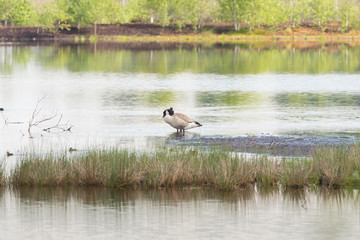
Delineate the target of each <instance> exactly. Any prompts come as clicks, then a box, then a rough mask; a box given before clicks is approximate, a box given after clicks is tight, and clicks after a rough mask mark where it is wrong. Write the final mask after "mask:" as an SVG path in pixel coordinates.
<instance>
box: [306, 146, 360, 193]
mask: <svg viewBox="0 0 360 240" xmlns="http://www.w3.org/2000/svg"><path fill="white" fill-rule="evenodd" d="M359 149H360V146H359V145H352V146H339V147H326V148H325V147H319V148H315V150H314V151H313V153H312V158H313V168H314V173H313V174H314V176H315V178H317V179H318V184H320V185H328V186H343V185H345V183H346V182H347V181H351V179H352V176H353V174H356V173H358V172H359V161H360V160H359V158H360V155H359V153H360V150H359Z"/></svg>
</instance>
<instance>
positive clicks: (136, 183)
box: [0, 145, 360, 191]
mask: <svg viewBox="0 0 360 240" xmlns="http://www.w3.org/2000/svg"><path fill="white" fill-rule="evenodd" d="M1 173H3V171H0V174H1ZM359 173H360V145H352V146H341V147H320V148H317V149H316V150H314V151H313V153H312V154H311V158H309V159H292V160H288V159H272V158H270V157H269V156H266V155H253V156H251V157H246V156H244V155H239V154H235V153H233V152H228V151H225V150H206V151H205V150H191V149H184V148H180V149H170V150H166V149H160V150H157V151H155V152H150V153H145V152H143V153H137V152H133V151H129V150H122V149H118V148H109V149H102V150H91V151H89V152H87V153H83V154H80V153H70V154H69V155H67V154H62V155H55V154H50V155H47V156H42V157H39V156H36V155H34V154H30V155H28V156H25V157H23V158H22V159H20V161H19V163H18V165H17V166H16V167H15V168H14V169H13V170H12V171H11V172H10V174H9V176H8V177H7V179H5V178H4V177H3V179H4V180H3V181H4V182H5V181H6V182H8V183H10V184H12V185H14V186H69V185H71V186H103V187H110V188H145V189H148V188H159V187H185V186H192V187H198V186H207V187H213V188H216V189H220V190H223V191H227V190H236V189H240V188H244V187H247V186H253V185H258V186H277V185H280V186H283V187H291V188H294V187H295V188H303V187H306V186H330V187H333V186H345V185H358V184H359Z"/></svg>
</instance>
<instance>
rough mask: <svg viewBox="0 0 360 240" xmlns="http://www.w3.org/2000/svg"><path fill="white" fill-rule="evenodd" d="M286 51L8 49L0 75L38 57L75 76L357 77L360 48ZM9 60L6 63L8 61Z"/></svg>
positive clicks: (269, 46)
mask: <svg viewBox="0 0 360 240" xmlns="http://www.w3.org/2000/svg"><path fill="white" fill-rule="evenodd" d="M306 46H307V45H304V46H303V45H300V46H299V45H298V44H295V43H294V44H293V45H290V46H288V45H286V44H285V43H281V44H274V43H272V42H270V43H264V42H262V43H261V42H260V43H258V42H252V43H247V44H236V45H233V44H226V45H221V44H215V45H210V46H206V45H201V44H196V45H191V44H179V43H176V44H174V43H173V44H171V45H166V44H164V43H158V44H154V43H151V44H150V43H148V44H144V45H142V44H130V43H122V44H121V43H117V44H110V43H104V44H101V43H96V52H95V51H94V47H93V46H92V45H91V44H84V45H82V44H71V45H66V44H60V45H59V46H58V45H55V44H54V45H50V46H42V45H40V48H41V51H34V48H32V47H29V46H19V47H14V46H11V47H9V46H5V47H0V51H5V49H6V51H8V53H6V54H5V55H3V56H4V58H3V60H1V59H0V61H1V63H2V64H0V72H1V73H10V72H12V71H13V69H14V67H15V66H17V67H19V66H24V65H26V64H27V63H28V62H29V61H30V60H31V59H33V57H35V58H36V60H37V62H39V63H40V64H41V65H42V66H44V67H46V68H54V69H65V70H68V71H71V72H111V73H119V72H132V73H157V74H165V75H166V74H174V73H178V72H189V71H191V72H196V73H216V74H259V73H266V72H281V73H333V72H346V73H357V72H359V71H360V65H359V64H360V47H359V46H355V47H350V46H347V45H345V44H338V45H326V44H324V45H315V46H314V45H311V44H310V45H309V46H308V47H307V48H306ZM4 59H6V61H5V60H4Z"/></svg>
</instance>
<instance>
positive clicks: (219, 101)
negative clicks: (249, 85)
mask: <svg viewBox="0 0 360 240" xmlns="http://www.w3.org/2000/svg"><path fill="white" fill-rule="evenodd" d="M197 101H198V102H199V104H200V106H241V105H251V104H256V103H259V102H261V101H262V96H261V95H260V94H258V93H254V92H238V91H225V92H199V93H198V94H197Z"/></svg>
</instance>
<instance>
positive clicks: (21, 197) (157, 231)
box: [0, 188, 360, 239]
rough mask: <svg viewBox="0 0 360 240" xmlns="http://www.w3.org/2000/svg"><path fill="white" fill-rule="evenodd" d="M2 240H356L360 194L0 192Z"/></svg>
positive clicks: (104, 190)
mask: <svg viewBox="0 0 360 240" xmlns="http://www.w3.org/2000/svg"><path fill="white" fill-rule="evenodd" d="M0 210H1V215H2V216H1V220H0V223H1V224H0V231H1V234H2V238H4V239H358V238H359V236H360V194H359V190H345V189H342V190H332V191H331V190H318V191H303V190H298V191H280V190H253V189H250V190H244V191H240V192H230V193H219V192H213V191H211V190H200V189H193V190H191V189H181V190H171V191H170V190H168V191H165V190H153V191H147V192H141V191H129V192H126V191H125V192H122V191H111V190H106V189H66V188H65V189H64V188H60V189H46V188H45V189H27V188H24V189H21V188H20V189H0Z"/></svg>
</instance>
